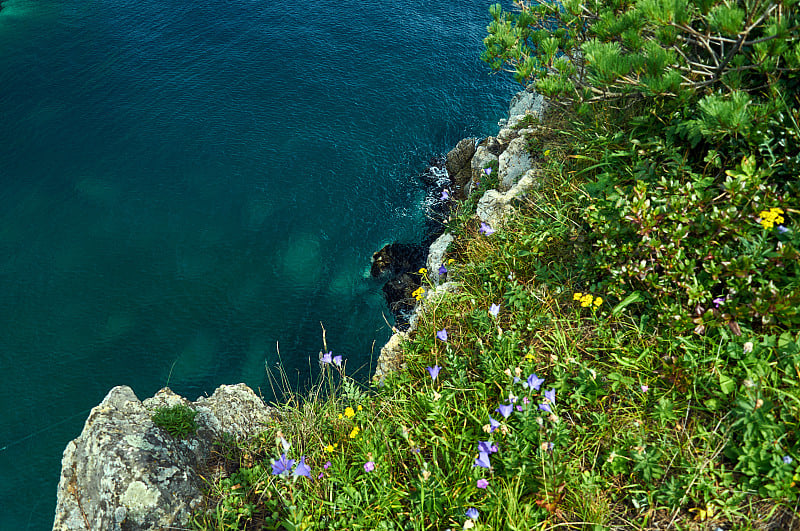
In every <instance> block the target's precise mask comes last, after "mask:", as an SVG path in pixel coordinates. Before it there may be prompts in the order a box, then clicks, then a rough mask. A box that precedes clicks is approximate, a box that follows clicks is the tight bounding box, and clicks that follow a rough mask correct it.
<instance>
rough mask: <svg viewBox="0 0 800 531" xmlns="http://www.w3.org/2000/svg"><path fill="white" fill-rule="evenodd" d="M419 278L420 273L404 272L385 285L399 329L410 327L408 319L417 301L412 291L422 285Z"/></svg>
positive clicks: (384, 290)
mask: <svg viewBox="0 0 800 531" xmlns="http://www.w3.org/2000/svg"><path fill="white" fill-rule="evenodd" d="M419 279H420V276H419V275H414V274H411V273H402V274H400V275H398V276H396V277H394V278H393V279H391V280H390V281H389V282H387V283H386V284H384V285H383V295H384V296H385V297H386V301H387V302H388V303H389V309H390V310H391V311H392V314H393V315H394V318H395V328H397V329H398V330H405V329H406V328H407V327H408V319H409V317H410V314H411V312H412V311H413V310H414V306H415V305H416V303H417V299H415V298H414V295H412V293H414V290H416V289H417V288H418V287H419V286H420V281H419Z"/></svg>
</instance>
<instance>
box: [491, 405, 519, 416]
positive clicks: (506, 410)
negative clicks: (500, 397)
mask: <svg viewBox="0 0 800 531" xmlns="http://www.w3.org/2000/svg"><path fill="white" fill-rule="evenodd" d="M495 411H497V412H498V413H500V414H501V415H503V418H504V419H507V418H508V416H509V415H510V414H511V412H512V411H514V406H513V405H511V404H500V407H498V408H497V409H495Z"/></svg>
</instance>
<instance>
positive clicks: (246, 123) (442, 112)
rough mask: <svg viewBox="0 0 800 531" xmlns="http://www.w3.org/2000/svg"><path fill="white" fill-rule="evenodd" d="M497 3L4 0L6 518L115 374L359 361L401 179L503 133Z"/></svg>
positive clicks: (249, 373)
mask: <svg viewBox="0 0 800 531" xmlns="http://www.w3.org/2000/svg"><path fill="white" fill-rule="evenodd" d="M489 3H490V2H489V0H485V1H484V0H436V1H433V0H414V1H411V0H391V1H390V0H373V1H370V2H365V1H363V0H336V1H332V0H310V1H307V2H289V1H288V0H262V1H258V2H255V1H250V0H208V1H205V2H185V1H179V2H176V1H174V0H166V1H164V0H159V1H155V0H138V1H136V2H133V1H130V0H118V1H115V2H110V1H104V0H97V1H88V2H87V1H86V0H80V1H78V0H49V1H48V0H6V1H5V2H4V7H3V10H2V11H0V179H1V180H2V181H1V182H0V184H1V185H0V378H2V380H1V381H0V382H1V383H2V385H0V530H3V531H4V530H9V531H11V530H14V531H16V530H26V529H36V530H40V529H41V530H43V529H48V528H50V527H51V526H52V520H53V511H54V508H55V495H56V486H57V482H58V477H59V470H60V459H61V452H62V451H63V449H64V447H65V445H66V444H67V442H68V441H69V440H70V439H73V438H74V437H76V436H77V435H78V434H79V433H80V430H81V428H82V426H83V422H84V420H85V419H86V416H87V414H88V410H89V409H90V408H91V407H93V406H95V405H96V404H97V403H98V402H99V401H100V400H101V399H102V398H103V397H104V396H105V394H106V393H107V392H108V390H109V389H110V388H111V387H113V386H115V385H120V384H125V385H129V386H131V387H132V388H133V389H134V391H135V392H136V393H137V395H138V396H139V397H140V398H142V399H144V398H146V397H148V396H151V395H152V394H153V393H154V392H155V391H156V390H158V389H159V388H161V387H162V386H165V385H169V386H170V387H171V388H172V389H173V390H175V391H176V392H178V393H181V394H184V395H185V396H188V397H189V398H191V399H195V398H196V397H197V396H199V395H201V394H205V393H209V394H210V393H211V392H212V391H213V390H214V388H215V387H216V386H218V385H220V384H223V383H236V382H241V381H244V382H246V383H247V384H249V385H250V386H251V387H253V388H254V389H260V390H261V392H262V394H263V395H264V396H265V398H266V399H268V400H269V399H270V398H271V397H272V396H271V392H270V389H269V384H268V380H267V378H266V371H265V366H270V367H274V366H275V365H276V363H277V362H278V359H279V355H280V358H281V359H282V362H283V365H284V367H285V368H286V371H287V373H288V374H289V376H290V378H291V379H292V381H293V382H294V383H296V384H297V385H298V386H301V387H302V386H303V385H304V382H306V381H307V378H308V377H309V376H310V375H311V374H312V373H313V371H314V370H315V366H316V365H317V364H316V358H317V354H318V352H319V350H320V349H321V347H322V328H321V324H322V326H324V327H325V330H326V331H327V341H328V345H329V347H330V348H331V349H333V351H334V353H336V354H342V355H343V356H344V357H345V358H346V359H347V367H348V371H349V372H350V373H355V372H356V371H357V370H358V369H360V373H361V374H362V375H363V376H364V377H366V374H367V373H368V371H369V369H370V363H371V361H372V360H374V358H375V357H376V356H377V351H378V350H379V349H380V346H381V345H382V344H383V342H385V340H386V339H387V338H388V336H389V334H390V331H389V328H388V327H387V325H386V323H385V321H384V317H383V316H384V315H386V316H387V318H389V319H391V317H390V316H389V314H388V312H387V309H386V306H385V303H384V301H383V299H382V296H381V294H380V284H379V283H377V282H376V281H373V280H371V279H369V278H368V269H369V259H370V256H371V254H372V253H373V252H374V251H376V250H377V249H379V248H380V247H381V246H382V245H384V244H385V243H388V242H389V241H394V240H401V241H414V240H415V239H418V238H419V237H420V236H421V233H422V231H423V226H424V225H423V221H424V211H423V209H422V208H421V206H420V204H421V201H422V200H423V198H424V190H423V188H422V186H421V185H420V184H419V183H418V181H417V180H416V175H418V174H419V172H420V171H421V170H423V169H424V167H425V165H426V163H427V161H428V160H429V159H430V158H431V157H432V156H435V155H437V154H441V153H443V152H446V151H447V150H449V149H450V148H451V147H452V146H454V145H455V143H456V142H457V141H458V140H459V139H460V138H462V137H464V136H482V135H487V134H493V133H495V132H496V130H497V127H496V122H497V119H498V118H500V117H501V116H502V115H503V114H504V113H505V110H506V108H507V103H508V100H509V97H510V95H511V94H512V93H513V92H514V90H515V89H516V87H515V86H512V85H511V84H510V83H509V82H508V81H507V80H503V79H500V78H497V77H491V76H489V75H488V69H487V68H486V66H485V65H483V64H482V63H481V62H480V61H479V60H478V55H479V53H480V50H481V39H482V37H483V36H484V32H485V26H486V24H487V22H488V12H487V7H488V4H489Z"/></svg>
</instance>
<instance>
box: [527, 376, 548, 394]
mask: <svg viewBox="0 0 800 531" xmlns="http://www.w3.org/2000/svg"><path fill="white" fill-rule="evenodd" d="M543 383H544V378H539V377H538V376H536V373H533V374H531V375H529V376H528V379H527V381H526V382H525V387H527V388H528V389H534V390H536V391H538V390H539V389H540V388H541V387H542V384H543Z"/></svg>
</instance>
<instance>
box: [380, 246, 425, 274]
mask: <svg viewBox="0 0 800 531" xmlns="http://www.w3.org/2000/svg"><path fill="white" fill-rule="evenodd" d="M423 263H425V255H424V250H423V248H422V245H419V244H412V243H390V244H389V245H386V246H385V247H384V248H383V249H381V250H380V251H378V252H376V253H375V254H373V255H372V267H371V268H370V273H371V274H372V276H373V277H379V276H381V275H383V274H384V273H386V272H387V271H388V272H390V273H391V274H392V275H398V274H402V273H405V272H406V271H418V270H419V268H420V267H422V265H420V264H423Z"/></svg>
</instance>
